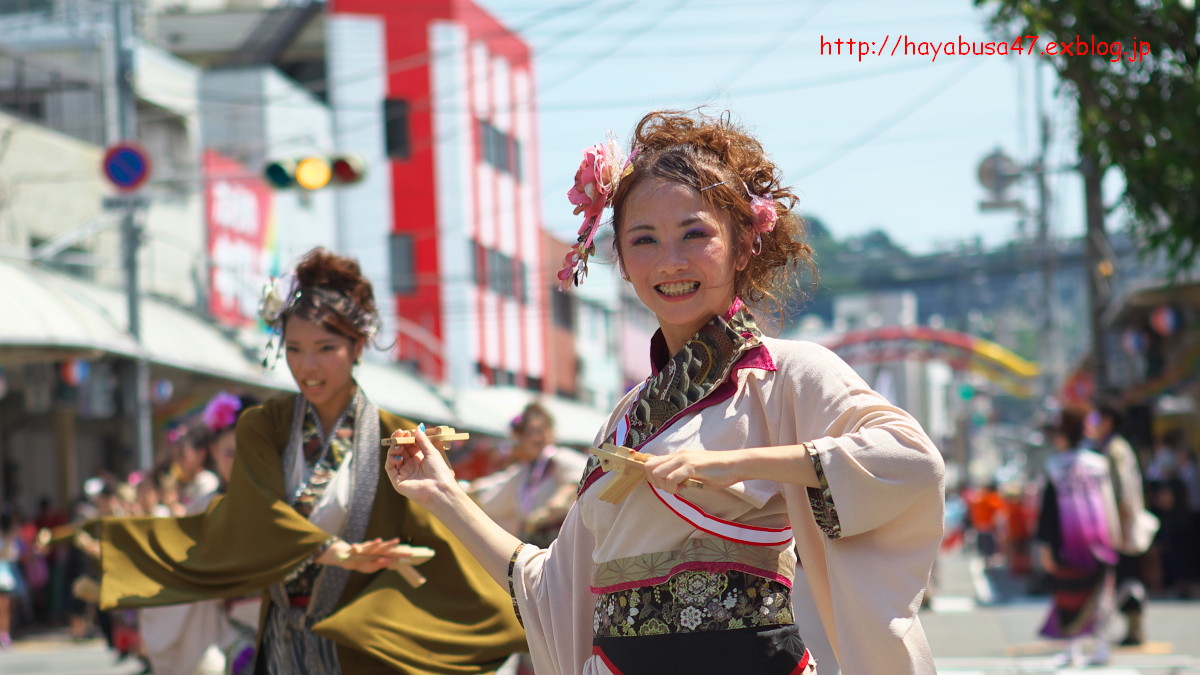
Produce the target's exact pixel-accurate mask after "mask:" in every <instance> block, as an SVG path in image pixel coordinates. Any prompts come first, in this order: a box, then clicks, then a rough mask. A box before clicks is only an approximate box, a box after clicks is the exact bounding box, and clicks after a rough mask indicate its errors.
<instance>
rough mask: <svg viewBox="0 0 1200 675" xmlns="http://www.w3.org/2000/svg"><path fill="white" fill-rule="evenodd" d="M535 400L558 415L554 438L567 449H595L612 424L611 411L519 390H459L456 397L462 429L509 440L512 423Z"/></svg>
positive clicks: (503, 388)
mask: <svg viewBox="0 0 1200 675" xmlns="http://www.w3.org/2000/svg"><path fill="white" fill-rule="evenodd" d="M533 400H538V401H541V403H542V405H544V406H546V408H547V409H548V410H549V411H550V414H551V415H554V435H555V437H556V438H557V439H558V440H559V441H560V442H562V443H564V444H567V445H591V444H592V441H594V440H595V438H596V433H597V432H598V431H599V430H600V427H602V426H604V423H605V422H607V421H608V411H605V410H598V409H596V408H592V407H590V406H587V405H584V404H582V403H579V402H578V401H571V400H568V399H564V398H560V397H557V396H539V395H538V394H537V393H536V392H531V391H527V390H524V389H518V388H516V387H486V388H484V387H481V388H477V389H463V390H459V391H457V392H455V394H454V411H455V413H457V417H458V420H459V426H460V428H462V429H465V430H469V431H478V432H482V433H487V434H492V435H494V436H507V435H508V434H509V422H511V421H512V419H513V418H514V417H516V416H517V415H519V414H520V413H521V411H522V410H523V409H524V408H525V405H526V404H528V403H529V402H530V401H533Z"/></svg>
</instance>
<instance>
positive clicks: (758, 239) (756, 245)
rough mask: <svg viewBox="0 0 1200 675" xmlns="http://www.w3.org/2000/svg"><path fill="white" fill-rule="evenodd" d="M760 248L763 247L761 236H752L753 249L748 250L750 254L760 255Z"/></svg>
mask: <svg viewBox="0 0 1200 675" xmlns="http://www.w3.org/2000/svg"><path fill="white" fill-rule="evenodd" d="M762 247H763V243H762V235H761V234H756V235H754V247H753V248H751V249H750V252H751V253H752V254H754V255H758V254H759V253H762Z"/></svg>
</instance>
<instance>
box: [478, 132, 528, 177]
mask: <svg viewBox="0 0 1200 675" xmlns="http://www.w3.org/2000/svg"><path fill="white" fill-rule="evenodd" d="M479 144H480V145H481V146H482V147H483V161H484V163H485V164H487V165H488V166H491V167H492V168H494V169H496V170H498V171H503V172H505V173H508V174H512V175H513V176H514V177H516V178H520V177H521V161H520V151H521V143H520V141H518V140H517V139H516V138H514V137H513V136H510V135H508V134H506V133H504V132H503V131H500V130H499V129H497V128H496V127H495V126H494V125H492V123H491V122H487V121H485V120H479Z"/></svg>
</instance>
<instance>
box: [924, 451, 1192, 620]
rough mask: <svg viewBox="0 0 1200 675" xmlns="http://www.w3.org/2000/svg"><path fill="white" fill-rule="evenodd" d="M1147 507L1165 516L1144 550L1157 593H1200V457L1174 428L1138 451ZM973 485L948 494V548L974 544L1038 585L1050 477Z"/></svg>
mask: <svg viewBox="0 0 1200 675" xmlns="http://www.w3.org/2000/svg"><path fill="white" fill-rule="evenodd" d="M1138 460H1139V465H1140V467H1141V473H1142V477H1143V483H1142V484H1143V489H1144V498H1145V505H1146V509H1147V510H1149V511H1150V512H1151V513H1153V514H1154V515H1155V516H1156V517H1157V518H1158V520H1159V522H1160V527H1159V529H1158V532H1157V534H1155V535H1154V539H1153V542H1152V543H1151V544H1150V548H1149V549H1148V550H1147V551H1146V553H1145V554H1144V555H1143V556H1142V559H1141V573H1142V576H1143V579H1144V580H1145V584H1146V590H1147V592H1148V594H1149V597H1150V598H1157V599H1200V459H1198V457H1197V452H1196V450H1195V449H1194V448H1193V447H1192V446H1191V445H1190V444H1189V443H1188V442H1187V440H1186V436H1185V434H1183V433H1181V432H1178V431H1172V432H1170V433H1167V434H1165V435H1164V436H1163V438H1162V439H1160V440H1159V442H1158V443H1157V444H1155V445H1154V446H1152V447H1149V448H1145V449H1142V450H1141V451H1139V452H1138ZM1032 478H1033V479H1032V480H1021V481H1019V482H1009V483H1004V484H1000V483H998V482H995V481H993V482H990V483H987V484H984V485H967V486H963V487H961V488H960V489H959V490H957V491H956V492H952V493H950V494H948V495H947V497H946V514H947V516H946V517H947V527H946V540H945V543H944V546H945V548H947V549H950V548H953V547H956V546H967V547H968V548H969V549H970V550H972V551H973V552H975V553H976V554H978V555H979V557H980V558H981V559H982V560H983V561H984V564H985V565H986V566H987V567H993V568H1004V569H1005V570H1006V571H1007V572H1008V573H1009V574H1011V575H1013V576H1016V577H1020V578H1022V579H1026V580H1027V581H1028V583H1029V585H1030V590H1031V591H1034V592H1036V591H1037V590H1038V574H1039V572H1040V570H1038V569H1037V565H1036V562H1035V561H1034V559H1033V557H1032V556H1031V547H1032V542H1033V536H1034V529H1035V525H1036V523H1037V518H1038V508H1039V500H1040V495H1041V491H1042V487H1041V486H1042V483H1043V479H1042V477H1040V476H1033V477H1032Z"/></svg>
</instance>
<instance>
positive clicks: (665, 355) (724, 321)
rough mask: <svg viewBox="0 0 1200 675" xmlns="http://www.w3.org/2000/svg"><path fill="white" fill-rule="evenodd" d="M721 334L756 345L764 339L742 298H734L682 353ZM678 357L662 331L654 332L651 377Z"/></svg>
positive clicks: (651, 340)
mask: <svg viewBox="0 0 1200 675" xmlns="http://www.w3.org/2000/svg"><path fill="white" fill-rule="evenodd" d="M720 334H729V335H730V337H733V336H734V335H738V336H741V337H742V338H744V339H745V340H747V341H753V342H754V343H756V344H757V343H761V340H760V338H762V333H761V332H759V330H758V325H757V324H755V323H754V317H753V316H752V315H751V314H750V310H748V309H747V308H746V304H745V303H744V302H742V299H741V298H734V299H733V304H732V305H730V306H729V309H727V310H725V313H724V314H722V315H720V316H714V317H713V318H712V319H711V320H710V321H709V322H708V323H706V324H704V325H703V326H701V327H700V330H698V331H696V334H695V335H694V336H692V339H691V340H688V342H687V344H686V345H684V346H683V349H682V350H681V351H688V350H694V349H695V348H696V344H695V343H696V342H697V341H698V340H699V341H705V340H704V338H705V337H707V336H712V337H716V336H717V335H720ZM735 341H736V340H735ZM749 346H755V345H749ZM677 355H678V354H675V355H673V354H671V351H670V347H668V346H667V339H666V338H665V337H663V334H662V329H661V328H660V329H659V330H656V331H654V336H653V337H651V338H650V376H651V377H655V376H657V375H658V374H659V371H661V370H662V369H663V368H666V367H667V364H668V363H669V362H670V361H671V360H672V357H673V356H677ZM772 370H773V368H772Z"/></svg>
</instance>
